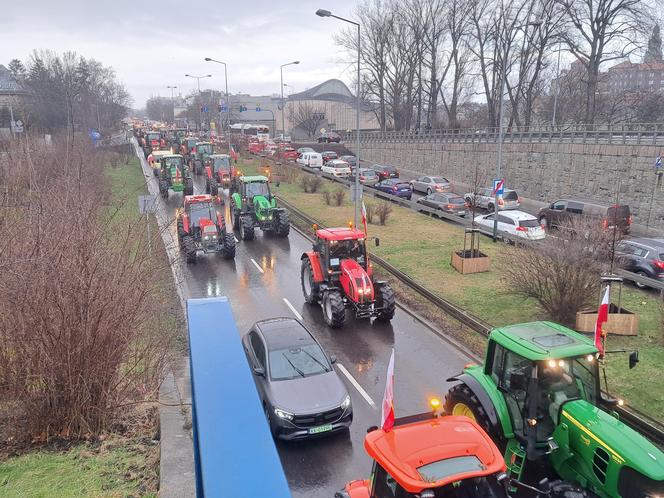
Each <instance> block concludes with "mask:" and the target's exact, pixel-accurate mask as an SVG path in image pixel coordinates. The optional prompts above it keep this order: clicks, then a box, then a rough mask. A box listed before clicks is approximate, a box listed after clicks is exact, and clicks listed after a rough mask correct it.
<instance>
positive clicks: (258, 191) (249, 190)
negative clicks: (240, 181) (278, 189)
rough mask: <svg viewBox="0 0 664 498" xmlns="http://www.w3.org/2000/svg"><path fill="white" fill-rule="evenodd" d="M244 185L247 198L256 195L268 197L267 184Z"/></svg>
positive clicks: (253, 183)
mask: <svg viewBox="0 0 664 498" xmlns="http://www.w3.org/2000/svg"><path fill="white" fill-rule="evenodd" d="M245 185H246V195H247V197H254V196H256V195H269V193H270V189H269V188H268V186H267V182H249V183H247V184H245Z"/></svg>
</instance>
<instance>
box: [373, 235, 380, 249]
mask: <svg viewBox="0 0 664 498" xmlns="http://www.w3.org/2000/svg"><path fill="white" fill-rule="evenodd" d="M374 242H375V243H376V247H378V246H379V245H380V239H379V238H378V237H376V239H375V240H374Z"/></svg>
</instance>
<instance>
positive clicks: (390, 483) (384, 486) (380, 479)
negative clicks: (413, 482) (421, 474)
mask: <svg viewBox="0 0 664 498" xmlns="http://www.w3.org/2000/svg"><path fill="white" fill-rule="evenodd" d="M369 496H370V497H371V498H414V496H415V495H413V494H412V493H409V492H407V491H405V490H404V489H403V488H402V487H401V486H400V485H399V483H398V482H397V481H396V480H395V479H394V477H392V476H391V475H390V474H389V473H388V472H387V471H386V470H385V469H384V468H383V467H381V466H380V465H379V464H378V463H376V462H374V465H373V470H372V472H371V479H370V480H369Z"/></svg>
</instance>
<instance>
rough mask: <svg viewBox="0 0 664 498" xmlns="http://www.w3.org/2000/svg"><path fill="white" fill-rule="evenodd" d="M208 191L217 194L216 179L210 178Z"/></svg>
mask: <svg viewBox="0 0 664 498" xmlns="http://www.w3.org/2000/svg"><path fill="white" fill-rule="evenodd" d="M208 191H209V193H210V194H211V195H219V184H218V183H217V181H216V180H210V186H209V190H208Z"/></svg>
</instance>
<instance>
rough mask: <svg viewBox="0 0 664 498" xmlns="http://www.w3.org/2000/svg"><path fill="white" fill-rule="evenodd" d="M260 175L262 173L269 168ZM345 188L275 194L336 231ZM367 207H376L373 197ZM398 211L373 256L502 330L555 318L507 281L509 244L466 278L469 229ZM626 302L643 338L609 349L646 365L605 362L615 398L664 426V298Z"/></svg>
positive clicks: (285, 188) (494, 246) (344, 218)
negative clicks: (657, 389) (463, 266)
mask: <svg viewBox="0 0 664 498" xmlns="http://www.w3.org/2000/svg"><path fill="white" fill-rule="evenodd" d="M261 164H262V163H261ZM240 168H241V169H242V171H243V172H247V173H255V172H258V170H259V163H258V161H257V160H255V159H242V160H241V161H240ZM260 169H261V171H262V167H261V168H260ZM303 174H306V173H303ZM339 188H341V185H339V184H337V183H334V182H331V181H329V180H325V179H324V180H323V185H322V187H321V190H320V191H319V192H318V193H313V194H312V193H304V192H303V191H302V189H301V188H300V186H299V185H297V183H296V182H294V183H286V182H284V181H282V182H281V184H280V185H279V187H276V185H273V189H274V192H275V193H277V194H278V195H280V196H282V197H283V198H284V199H285V200H287V201H288V202H289V203H291V204H293V205H294V206H296V207H297V208H298V209H300V210H302V211H304V212H306V213H307V214H308V215H310V216H312V217H313V218H315V219H317V220H319V221H321V222H322V223H324V224H326V225H328V226H344V225H346V224H347V223H348V221H349V220H352V219H353V206H352V204H351V203H350V201H349V200H347V201H346V202H345V203H344V204H343V205H342V206H340V207H333V206H329V205H327V204H326V203H325V201H324V198H323V194H322V192H323V191H325V190H328V191H334V190H337V189H339ZM367 202H368V203H369V202H376V201H374V200H373V199H367ZM392 207H393V211H392V214H391V215H390V217H389V219H388V222H387V224H386V225H385V226H380V225H373V224H372V225H369V232H370V235H371V236H375V237H380V240H381V245H380V247H375V248H371V250H372V252H374V253H375V254H377V255H378V256H380V257H382V258H384V259H385V260H387V261H388V262H389V263H391V264H392V265H394V266H395V267H397V268H399V269H400V270H401V271H403V272H404V273H407V274H408V275H410V276H411V277H412V278H414V279H416V280H417V281H418V282H420V283H421V284H422V285H424V286H425V287H427V288H428V289H430V290H432V291H433V292H435V293H437V294H438V295H440V296H442V297H444V298H445V299H448V300H449V301H452V302H454V303H455V304H457V305H459V306H461V307H463V308H464V309H467V310H468V311H470V312H471V313H473V314H474V315H476V316H479V317H480V318H482V319H484V320H486V321H487V322H489V323H492V324H494V325H507V324H512V323H519V322H528V321H532V320H540V319H548V317H547V315H546V313H545V312H544V310H542V309H541V308H540V306H539V304H538V303H537V301H536V300H534V299H524V298H523V297H520V296H517V295H515V294H514V293H513V292H511V290H510V288H509V287H508V286H507V285H506V284H505V283H504V281H503V279H502V275H501V268H504V267H505V265H507V264H512V263H511V262H510V261H509V260H508V258H507V255H506V253H505V251H504V249H505V246H504V245H503V244H502V243H493V242H491V240H490V239H489V238H487V237H484V236H482V238H481V240H480V243H481V250H482V252H484V253H486V254H487V255H488V256H489V257H490V258H491V265H492V268H491V271H489V272H487V273H478V274H474V275H462V274H460V273H458V272H457V271H456V270H455V269H454V268H452V266H451V264H450V258H451V254H452V251H455V250H460V249H463V242H464V241H463V237H464V231H463V229H462V228H461V227H459V226H456V225H453V224H451V223H447V222H444V221H441V220H438V219H436V218H431V217H429V216H425V215H423V214H418V213H416V212H414V211H412V210H410V209H407V208H403V207H400V206H397V205H393V206H392ZM392 280H394V279H392ZM402 292H403V290H402ZM405 292H406V294H404V295H406V296H408V295H409V296H410V297H409V298H408V301H410V302H409V303H408V304H410V305H411V307H414V308H415V309H418V310H425V311H426V314H427V315H433V316H435V315H436V314H440V313H436V312H435V311H434V310H432V309H431V308H433V307H432V306H430V305H429V306H427V304H426V303H424V302H423V299H422V298H420V297H419V296H416V295H413V293H412V292H410V294H408V292H409V291H405ZM402 299H403V297H402ZM622 304H623V306H624V307H625V308H627V309H628V310H630V311H632V312H634V313H637V314H638V315H639V319H640V323H639V334H638V336H636V337H620V336H610V337H609V338H608V341H607V349H608V350H616V349H628V350H632V349H638V350H639V354H640V358H641V362H640V363H639V365H638V367H637V368H636V369H634V370H629V369H628V365H627V355H625V354H612V355H608V356H607V357H606V360H605V364H606V368H607V378H608V385H609V389H610V392H611V393H613V394H616V395H619V396H621V397H623V398H624V399H625V400H626V401H627V403H628V404H629V405H631V406H633V407H634V408H636V409H638V410H641V411H643V412H644V413H647V414H648V415H650V416H652V417H653V418H656V419H658V420H660V421H663V422H664V398H662V397H661V396H655V395H654V393H653V390H652V379H655V378H657V375H658V373H659V370H660V369H661V365H662V364H664V339H663V337H662V306H661V302H660V299H659V298H658V297H657V296H656V294H654V293H650V292H643V291H639V290H638V289H635V288H633V287H631V286H630V285H629V284H626V285H625V287H624V289H623V292H622ZM438 323H439V322H438ZM447 323H448V324H450V325H451V326H454V324H453V321H452V322H450V320H447ZM457 326H458V324H457ZM464 329H465V328H463V327H462V328H459V329H458V330H456V331H454V332H452V333H454V334H455V335H456V336H457V338H460V339H461V340H462V341H464V342H465V343H467V344H469V346H470V347H471V349H472V350H474V351H476V352H478V350H481V349H482V347H481V346H482V345H483V343H484V340H483V339H481V340H479V341H478V339H477V334H475V337H471V335H472V332H470V331H468V330H467V329H465V330H464ZM480 353H481V351H480Z"/></svg>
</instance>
